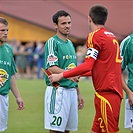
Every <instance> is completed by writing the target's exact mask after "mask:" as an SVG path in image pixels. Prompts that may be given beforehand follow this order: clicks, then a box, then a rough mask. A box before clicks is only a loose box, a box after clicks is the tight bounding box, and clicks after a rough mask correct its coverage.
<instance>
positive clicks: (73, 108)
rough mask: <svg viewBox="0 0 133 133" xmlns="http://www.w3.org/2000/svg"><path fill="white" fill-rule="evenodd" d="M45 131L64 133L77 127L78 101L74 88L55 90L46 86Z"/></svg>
mask: <svg viewBox="0 0 133 133" xmlns="http://www.w3.org/2000/svg"><path fill="white" fill-rule="evenodd" d="M44 117H45V129H49V130H54V131H60V132H64V131H65V130H68V131H74V130H77V127H78V100H77V90H76V88H71V89H65V88H63V87H59V88H58V89H57V90H56V89H55V88H53V87H51V86H47V88H46V92H45V115H44Z"/></svg>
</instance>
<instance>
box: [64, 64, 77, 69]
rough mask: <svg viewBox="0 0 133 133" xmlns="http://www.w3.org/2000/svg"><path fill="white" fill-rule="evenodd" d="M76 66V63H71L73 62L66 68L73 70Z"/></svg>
mask: <svg viewBox="0 0 133 133" xmlns="http://www.w3.org/2000/svg"><path fill="white" fill-rule="evenodd" d="M75 67H76V65H75V64H74V63H71V64H69V65H68V67H66V70H71V69H73V68H75Z"/></svg>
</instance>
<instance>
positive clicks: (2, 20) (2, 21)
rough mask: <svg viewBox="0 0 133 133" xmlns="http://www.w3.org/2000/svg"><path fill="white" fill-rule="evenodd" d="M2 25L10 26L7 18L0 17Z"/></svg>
mask: <svg viewBox="0 0 133 133" xmlns="http://www.w3.org/2000/svg"><path fill="white" fill-rule="evenodd" d="M0 23H2V24H4V25H8V22H7V20H6V19H5V18H2V17H0Z"/></svg>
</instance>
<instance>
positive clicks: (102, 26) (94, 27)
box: [93, 25, 104, 31]
mask: <svg viewBox="0 0 133 133" xmlns="http://www.w3.org/2000/svg"><path fill="white" fill-rule="evenodd" d="M99 28H104V25H94V26H93V31H95V30H97V29H99Z"/></svg>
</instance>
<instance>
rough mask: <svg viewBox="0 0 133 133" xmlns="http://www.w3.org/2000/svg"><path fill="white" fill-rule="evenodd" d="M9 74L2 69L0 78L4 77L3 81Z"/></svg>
mask: <svg viewBox="0 0 133 133" xmlns="http://www.w3.org/2000/svg"><path fill="white" fill-rule="evenodd" d="M8 77H9V75H8V74H7V72H6V71H5V70H4V69H0V78H2V81H3V83H5V82H6V81H7V80H8Z"/></svg>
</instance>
